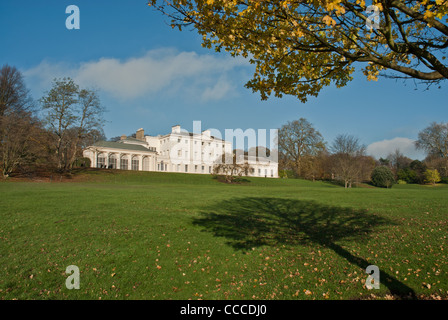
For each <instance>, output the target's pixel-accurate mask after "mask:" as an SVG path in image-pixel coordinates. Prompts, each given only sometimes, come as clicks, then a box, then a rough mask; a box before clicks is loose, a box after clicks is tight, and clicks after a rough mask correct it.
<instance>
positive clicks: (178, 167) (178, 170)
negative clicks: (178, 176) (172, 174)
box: [177, 164, 180, 172]
mask: <svg viewBox="0 0 448 320" xmlns="http://www.w3.org/2000/svg"><path fill="white" fill-rule="evenodd" d="M177 172H180V164H178V165H177Z"/></svg>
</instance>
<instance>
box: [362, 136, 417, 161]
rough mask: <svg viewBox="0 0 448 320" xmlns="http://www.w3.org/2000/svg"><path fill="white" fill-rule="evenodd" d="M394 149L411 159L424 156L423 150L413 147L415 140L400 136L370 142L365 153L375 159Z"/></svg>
mask: <svg viewBox="0 0 448 320" xmlns="http://www.w3.org/2000/svg"><path fill="white" fill-rule="evenodd" d="M396 149H398V150H400V152H401V153H402V154H404V155H405V156H406V157H409V158H411V159H423V158H424V157H425V154H424V153H423V152H421V151H420V150H417V149H416V148H415V140H412V139H409V138H400V137H397V138H393V139H390V140H383V141H378V142H374V143H371V144H370V145H369V146H368V147H367V154H370V155H372V156H374V157H375V158H377V159H379V158H381V157H382V158H385V157H387V156H388V155H389V154H390V153H393V152H395V150H396Z"/></svg>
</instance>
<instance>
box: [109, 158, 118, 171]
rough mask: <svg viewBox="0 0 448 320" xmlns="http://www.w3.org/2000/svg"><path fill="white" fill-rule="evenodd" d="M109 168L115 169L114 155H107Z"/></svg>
mask: <svg viewBox="0 0 448 320" xmlns="http://www.w3.org/2000/svg"><path fill="white" fill-rule="evenodd" d="M109 168H111V169H117V158H116V156H115V155H111V156H110V157H109Z"/></svg>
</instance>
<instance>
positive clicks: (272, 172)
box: [271, 169, 274, 178]
mask: <svg viewBox="0 0 448 320" xmlns="http://www.w3.org/2000/svg"><path fill="white" fill-rule="evenodd" d="M272 177H274V170H272V169H271V178H272Z"/></svg>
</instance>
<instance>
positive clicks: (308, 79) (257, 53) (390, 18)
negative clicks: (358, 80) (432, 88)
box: [148, 0, 448, 102]
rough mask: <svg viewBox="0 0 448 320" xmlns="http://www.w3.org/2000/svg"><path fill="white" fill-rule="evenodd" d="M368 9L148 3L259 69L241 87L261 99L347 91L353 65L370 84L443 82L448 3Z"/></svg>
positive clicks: (255, 2)
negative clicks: (411, 80)
mask: <svg viewBox="0 0 448 320" xmlns="http://www.w3.org/2000/svg"><path fill="white" fill-rule="evenodd" d="M371 3H372V4H373V5H375V7H374V9H375V10H374V11H370V10H368V8H369V4H370V3H366V1H364V0H351V1H346V0H319V1H317V0H301V1H288V0H285V1H281V0H279V1H263V0H240V1H236V0H170V1H166V0H165V1H164V0H159V1H157V0H149V1H148V4H149V5H150V6H153V7H154V8H156V9H157V10H160V11H161V12H163V13H164V14H166V15H168V16H169V17H171V25H172V27H173V28H174V27H178V28H179V29H180V30H181V29H182V28H183V27H185V26H193V27H194V28H195V29H196V30H197V31H198V32H199V34H200V35H202V37H203V46H204V47H207V48H214V49H215V50H216V51H220V50H221V49H225V50H227V51H229V52H230V53H231V54H232V55H234V56H238V55H241V56H243V57H246V58H249V59H250V62H251V63H252V64H254V65H255V66H256V68H255V72H254V75H253V78H252V79H251V80H250V81H249V82H247V84H246V86H247V87H248V88H250V89H252V90H253V91H257V92H259V93H260V94H261V98H262V99H267V98H268V97H269V96H270V95H271V94H272V93H273V94H275V96H277V97H282V96H283V95H284V94H287V95H293V96H296V97H298V98H299V99H300V100H301V101H302V102H305V101H307V97H309V96H317V95H318V93H319V92H320V90H321V89H322V88H323V87H325V86H328V85H330V84H332V83H333V84H335V85H336V86H337V87H343V86H345V85H346V84H347V83H348V82H349V81H351V80H352V75H353V72H354V71H355V65H356V63H361V64H363V69H362V70H363V73H364V74H365V76H366V77H367V79H368V80H377V79H378V76H379V75H385V76H392V77H403V78H414V79H420V80H422V81H423V82H426V83H428V84H433V83H438V82H441V81H442V80H446V79H447V78H448V65H447V64H446V62H445V58H446V49H447V47H448V24H447V22H448V21H447V20H448V19H447V13H448V1H447V0H432V1H431V0H423V1H399V0H373V1H372V2H371ZM370 9H371V8H370ZM373 15H377V16H378V18H379V19H378V20H379V23H378V24H375V19H374V17H373ZM367 22H368V23H367ZM386 70H387V71H388V72H386V73H385V71H386Z"/></svg>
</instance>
